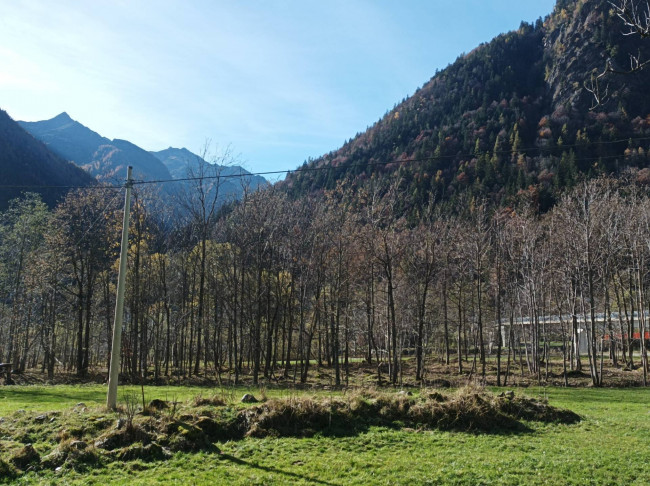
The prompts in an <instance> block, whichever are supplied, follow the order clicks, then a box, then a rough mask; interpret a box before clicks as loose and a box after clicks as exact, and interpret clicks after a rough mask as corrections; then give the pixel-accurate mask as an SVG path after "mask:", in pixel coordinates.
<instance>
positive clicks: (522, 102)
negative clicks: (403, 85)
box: [283, 0, 650, 213]
mask: <svg viewBox="0 0 650 486" xmlns="http://www.w3.org/2000/svg"><path fill="white" fill-rule="evenodd" d="M624 31H625V29H624V27H623V24H622V22H621V20H620V19H619V18H618V17H617V16H616V15H615V12H614V11H613V10H612V6H611V5H610V4H609V2H607V1H606V0H559V1H558V3H557V4H556V7H555V9H554V11H553V12H552V13H551V14H550V15H549V16H548V17H547V18H546V19H545V20H544V21H541V20H538V21H537V23H536V24H535V25H530V24H527V23H522V24H521V26H520V28H519V29H518V30H517V31H514V32H509V33H507V34H502V35H500V36H498V37H496V38H495V39H493V40H492V41H491V42H489V43H487V44H483V45H481V46H479V47H477V48H476V49H475V50H473V51H472V52H470V53H468V54H466V55H461V56H460V57H459V58H458V59H457V60H456V61H455V62H454V63H453V64H451V65H450V66H448V67H447V68H446V69H444V70H443V71H441V72H439V73H437V74H436V75H435V76H434V77H433V78H432V79H431V80H430V81H428V82H427V83H426V84H424V86H422V88H421V89H418V90H417V91H416V93H414V94H413V95H412V96H411V97H409V98H408V99H406V100H404V101H402V102H401V103H400V104H398V105H397V106H395V107H394V108H393V109H392V110H390V111H389V112H388V113H386V115H385V116H384V117H383V118H382V119H380V120H379V121H378V122H377V123H375V124H374V125H373V126H372V127H370V128H368V129H367V130H366V131H365V132H364V133H360V134H357V135H356V136H355V137H354V138H352V139H351V140H349V141H348V142H347V143H346V144H344V145H343V146H342V147H341V148H340V149H338V150H336V151H334V152H331V153H329V154H326V155H324V156H322V157H320V158H318V159H316V160H313V161H310V162H308V163H305V165H304V166H303V168H307V169H318V168H322V169H324V170H308V171H305V172H296V173H293V174H290V175H289V176H288V177H287V179H286V181H285V182H284V183H283V187H285V188H286V189H287V190H288V191H289V192H290V194H292V195H293V196H301V195H303V194H306V193H309V192H313V191H320V190H323V189H332V188H334V187H335V186H336V184H337V182H338V181H342V180H347V181H348V186H349V185H350V184H351V185H352V186H363V185H368V184H369V181H373V187H374V188H375V189H377V188H379V189H380V190H381V188H382V187H385V186H386V185H387V184H388V182H389V181H394V180H396V179H397V178H398V176H399V177H401V181H402V182H401V186H400V189H401V190H402V194H403V195H404V196H405V197H404V199H403V201H402V203H401V204H403V205H404V207H403V211H404V212H406V213H408V212H409V211H411V212H414V213H416V212H417V211H418V208H420V207H421V206H422V205H423V204H425V203H426V202H427V201H428V200H429V198H430V196H431V195H433V197H435V198H436V199H437V200H444V201H454V200H455V199H456V198H457V197H458V195H459V194H462V193H468V194H469V195H470V196H478V197H486V198H489V199H492V200H493V201H495V202H497V203H501V204H506V203H510V202H512V201H514V200H515V199H517V198H520V197H521V196H524V197H526V198H527V199H528V200H530V201H532V202H533V203H534V204H535V205H536V206H537V208H538V209H539V210H542V211H544V210H546V209H548V208H549V207H550V206H551V205H552V204H554V202H555V200H556V198H557V195H558V194H559V192H560V191H562V190H563V189H564V188H566V187H570V186H572V185H573V184H574V183H575V180H576V178H577V177H579V175H580V174H586V175H588V176H593V175H596V174H601V173H608V174H609V173H613V174H619V173H621V172H622V171H624V170H626V169H627V168H634V169H635V170H634V171H633V172H634V173H633V175H634V176H635V177H637V178H638V179H641V180H645V178H647V175H648V174H646V172H647V169H646V166H647V163H648V159H647V152H648V145H649V143H648V140H647V136H648V134H649V133H650V94H649V93H648V91H647V86H648V85H649V83H648V82H649V81H650V70H642V71H640V72H638V73H635V74H633V75H617V74H609V75H607V76H606V77H605V78H604V79H603V81H602V83H601V88H602V89H603V91H604V89H605V88H607V89H608V96H607V98H606V99H603V100H601V101H602V103H601V104H599V105H598V106H596V107H594V106H593V105H594V97H593V95H592V93H590V92H589V91H588V90H587V89H586V88H585V85H587V86H590V79H591V76H592V73H597V72H602V71H603V69H604V68H605V65H606V61H607V59H610V62H611V65H612V66H614V67H615V68H616V69H617V70H621V71H623V70H626V69H628V66H629V54H630V53H632V54H634V55H639V56H640V58H641V59H649V58H650V43H648V42H647V41H644V40H643V39H641V38H640V37H639V36H625V35H624ZM644 169H645V170H644Z"/></svg>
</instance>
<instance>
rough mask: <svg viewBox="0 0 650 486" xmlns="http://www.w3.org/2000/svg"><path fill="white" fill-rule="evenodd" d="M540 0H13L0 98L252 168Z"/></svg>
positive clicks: (420, 80)
mask: <svg viewBox="0 0 650 486" xmlns="http://www.w3.org/2000/svg"><path fill="white" fill-rule="evenodd" d="M554 4H555V1H554V0H489V1H488V0H455V1H438V0H430V1H425V0H400V1H398V0H341V1H339V0H320V1H316V0H276V1H271V0H266V1H264V0H248V1H246V0H240V1H232V0H231V1H221V0H194V1H189V0H188V1H180V0H179V1H170V0H142V1H132V0H113V1H99V0H98V1H94V0H93V1H87V0H77V1H72V0H57V1H56V2H53V1H51V0H24V1H23V0H14V1H7V2H3V6H2V15H1V16H0V108H2V109H4V110H6V111H7V112H8V113H9V115H10V116H11V117H13V118H14V119H15V120H26V121H35V120H43V119H48V118H52V117H54V116H56V115H57V114H59V113H61V112H63V111H66V112H68V114H69V115H70V116H71V117H72V118H74V119H76V120H78V121H79V122H81V123H83V124H84V125H86V126H88V127H90V128H91V129H93V130H95V131H97V132H99V133H100V134H101V135H103V136H106V137H108V138H122V139H127V140H129V141H131V142H133V143H135V144H137V145H139V146H141V147H143V148H145V149H147V150H162V149H164V148H167V147H169V146H173V147H186V148H188V149H189V150H191V151H194V152H200V151H201V149H202V148H203V147H204V146H205V144H206V141H208V140H210V141H211V142H212V144H213V147H216V148H215V150H217V151H218V150H219V147H220V148H221V149H223V148H224V147H226V146H230V149H231V152H232V153H234V154H236V155H237V157H238V160H239V162H240V163H242V164H243V165H244V166H245V167H247V168H248V169H249V170H252V171H270V170H284V169H293V168H296V167H297V166H298V165H300V164H301V163H302V162H303V161H304V160H306V159H307V158H308V157H317V156H319V155H321V154H323V153H326V152H329V151H330V150H334V149H336V148H338V147H339V146H340V145H341V144H342V143H343V142H344V141H345V140H347V139H348V138H351V137H353V136H354V135H355V134H356V133H357V132H362V131H364V130H365V129H366V127H367V126H369V125H371V124H372V123H374V122H375V121H377V120H378V119H379V118H380V117H381V116H382V115H383V114H384V113H385V112H386V111H387V110H389V109H390V108H392V107H393V105H395V104H396V103H398V102H400V101H401V100H402V99H403V98H405V97H406V96H409V95H410V94H412V93H413V92H414V91H415V90H416V89H417V88H418V87H419V86H422V85H423V84H424V83H425V82H426V81H428V80H429V79H430V78H431V77H432V76H433V74H434V73H435V71H436V69H443V68H444V67H445V66H447V65H448V64H449V63H450V62H453V61H454V59H456V57H457V56H458V55H460V54H461V53H464V52H469V51H470V50H472V49H473V48H474V47H476V46H477V45H478V44H480V43H481V42H486V41H489V40H490V39H491V38H493V37H494V36H496V35H498V34H499V33H501V32H506V31H508V30H513V29H516V28H518V27H519V24H520V22H521V21H522V20H526V21H529V22H534V21H535V20H536V19H537V18H538V17H540V16H541V17H544V16H545V15H547V14H548V13H550V12H551V10H552V8H553V5H554Z"/></svg>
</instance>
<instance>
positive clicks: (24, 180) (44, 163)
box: [0, 110, 96, 210]
mask: <svg viewBox="0 0 650 486" xmlns="http://www.w3.org/2000/svg"><path fill="white" fill-rule="evenodd" d="M95 182H96V181H95V179H94V178H93V177H92V176H90V175H88V174H87V173H86V172H84V171H83V170H82V169H80V168H78V167H77V166H75V165H74V164H71V163H70V162H67V161H65V160H63V159H62V158H61V157H59V156H58V155H55V154H54V153H52V151H50V150H49V149H48V148H47V147H46V146H45V145H44V144H43V143H41V142H39V141H38V140H36V139H35V138H34V137H33V136H31V135H30V134H29V133H27V132H26V131H25V130H24V129H23V128H21V127H20V126H19V125H18V124H17V123H16V122H15V121H14V120H12V119H11V117H10V116H9V115H8V114H7V113H6V112H5V111H3V110H0V186H3V187H0V210H4V209H6V208H7V203H8V201H10V200H11V199H15V198H17V197H19V196H20V194H21V193H22V192H25V191H29V192H38V193H39V194H41V196H42V198H43V200H44V201H45V202H46V203H48V204H49V205H50V206H53V205H54V204H55V203H56V201H58V200H59V199H60V198H61V197H62V196H64V195H65V193H66V192H67V189H66V188H64V187H61V188H56V187H52V188H33V189H29V188H27V187H24V186H89V185H92V184H94V183H95ZM7 186H16V187H7Z"/></svg>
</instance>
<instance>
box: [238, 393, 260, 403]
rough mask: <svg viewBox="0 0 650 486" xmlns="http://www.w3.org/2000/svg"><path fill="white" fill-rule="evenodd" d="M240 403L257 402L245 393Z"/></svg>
mask: <svg viewBox="0 0 650 486" xmlns="http://www.w3.org/2000/svg"><path fill="white" fill-rule="evenodd" d="M241 402H242V403H257V402H259V400H258V399H257V398H255V397H254V396H253V395H251V394H250V393H246V394H245V395H244V396H243V397H241Z"/></svg>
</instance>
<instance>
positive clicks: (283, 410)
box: [241, 388, 580, 437]
mask: <svg viewBox="0 0 650 486" xmlns="http://www.w3.org/2000/svg"><path fill="white" fill-rule="evenodd" d="M241 419H242V422H243V424H244V427H245V429H246V433H245V435H247V436H252V437H265V436H294V437H304V436H311V435H314V434H315V433H317V432H323V431H327V430H328V429H329V430H330V431H333V432H336V430H343V431H348V432H350V431H352V430H354V429H359V428H364V427H367V426H370V425H383V426H390V427H417V428H426V429H441V430H459V431H482V432H498V431H502V430H524V429H526V428H527V426H526V424H524V423H522V422H521V420H526V421H540V422H558V423H574V422H577V421H579V420H580V417H579V416H578V415H577V414H575V413H573V412H571V411H569V410H562V409H558V408H556V407H552V406H550V405H548V404H547V403H545V402H543V401H539V400H536V399H532V398H527V397H514V394H513V395H512V396H502V397H497V396H495V395H494V394H492V393H488V392H485V391H482V390H475V389H472V388H464V389H461V390H459V391H458V392H456V393H455V394H452V395H444V394H442V393H440V392H433V393H429V394H422V395H421V396H419V397H413V396H408V395H407V394H389V393H362V394H356V395H353V396H351V397H349V398H348V399H347V400H346V399H345V398H335V399H317V398H309V397H306V398H299V399H296V398H289V399H274V400H269V401H267V402H266V403H264V404H262V405H257V406H254V407H251V408H249V409H247V410H245V411H243V412H242V413H241Z"/></svg>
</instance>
